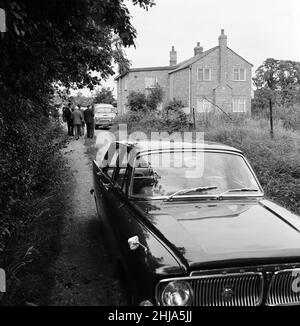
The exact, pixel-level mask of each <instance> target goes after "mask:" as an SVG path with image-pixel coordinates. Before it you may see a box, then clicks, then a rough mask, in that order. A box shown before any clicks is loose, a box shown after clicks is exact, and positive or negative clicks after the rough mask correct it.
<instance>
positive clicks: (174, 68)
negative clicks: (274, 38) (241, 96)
mask: <svg viewBox="0 0 300 326" xmlns="http://www.w3.org/2000/svg"><path fill="white" fill-rule="evenodd" d="M218 48H219V46H215V47H213V48H211V49H209V50H206V51H204V52H202V53H201V54H199V55H196V56H193V57H191V58H189V59H187V60H184V61H182V62H180V63H178V64H177V65H175V66H162V67H144V68H131V69H129V70H128V71H127V72H125V73H122V74H119V75H118V76H117V77H116V78H115V80H118V79H119V78H121V77H124V76H125V75H127V74H128V73H129V72H140V71H159V70H170V71H169V74H172V73H174V72H177V71H179V70H182V69H185V68H188V67H189V66H190V65H192V64H193V63H195V62H197V61H198V60H200V59H202V58H204V57H206V56H207V55H208V54H210V53H212V52H213V51H215V50H216V49H218ZM227 48H228V49H229V50H230V51H231V52H232V53H234V54H235V55H237V56H238V57H239V58H241V59H242V60H244V61H245V62H246V63H248V64H249V65H251V66H252V67H253V64H252V63H250V62H249V61H247V60H246V59H244V58H243V57H241V56H240V55H239V54H237V53H236V52H234V51H233V50H232V49H230V48H229V47H227Z"/></svg>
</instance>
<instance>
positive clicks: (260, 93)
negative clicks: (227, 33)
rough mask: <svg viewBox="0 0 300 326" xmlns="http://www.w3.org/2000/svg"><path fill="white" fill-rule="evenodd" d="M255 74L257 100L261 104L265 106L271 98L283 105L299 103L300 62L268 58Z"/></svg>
mask: <svg viewBox="0 0 300 326" xmlns="http://www.w3.org/2000/svg"><path fill="white" fill-rule="evenodd" d="M255 74H256V76H255V77H254V78H253V81H254V85H255V86H256V88H257V90H256V91H255V100H256V101H257V103H258V104H259V105H261V106H265V105H266V104H268V103H269V100H270V99H271V100H272V102H273V103H276V104H277V103H278V104H282V105H285V104H288V105H289V104H294V103H297V102H298V103H299V97H300V62H295V61H290V60H276V59H267V60H266V61H265V62H264V63H263V64H262V65H261V66H260V67H259V68H258V69H257V70H256V72H255Z"/></svg>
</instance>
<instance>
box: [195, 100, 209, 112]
mask: <svg viewBox="0 0 300 326" xmlns="http://www.w3.org/2000/svg"><path fill="white" fill-rule="evenodd" d="M211 108H212V104H211V102H210V101H208V100H206V99H198V100H197V112H198V113H200V112H210V111H211Z"/></svg>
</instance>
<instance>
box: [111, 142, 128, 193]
mask: <svg viewBox="0 0 300 326" xmlns="http://www.w3.org/2000/svg"><path fill="white" fill-rule="evenodd" d="M129 150H130V149H129V148H127V147H126V146H123V145H120V148H119V150H118V154H119V156H118V159H117V168H116V172H115V175H114V183H115V185H116V186H117V187H119V188H120V189H121V190H122V191H123V192H124V193H125V192H126V182H127V179H128V172H129V171H128V169H129V167H128V151H129Z"/></svg>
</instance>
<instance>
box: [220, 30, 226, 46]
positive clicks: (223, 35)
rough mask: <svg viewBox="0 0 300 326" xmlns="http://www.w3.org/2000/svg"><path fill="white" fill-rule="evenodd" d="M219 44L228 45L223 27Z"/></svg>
mask: <svg viewBox="0 0 300 326" xmlns="http://www.w3.org/2000/svg"><path fill="white" fill-rule="evenodd" d="M219 46H220V47H221V46H222V47H227V36H226V35H225V32H224V29H221V35H220V36H219Z"/></svg>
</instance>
